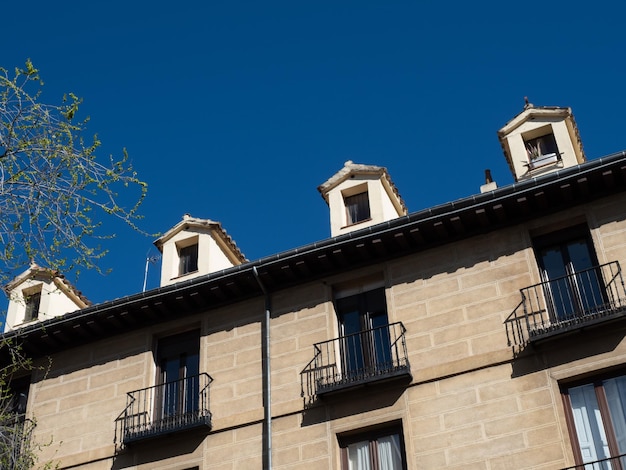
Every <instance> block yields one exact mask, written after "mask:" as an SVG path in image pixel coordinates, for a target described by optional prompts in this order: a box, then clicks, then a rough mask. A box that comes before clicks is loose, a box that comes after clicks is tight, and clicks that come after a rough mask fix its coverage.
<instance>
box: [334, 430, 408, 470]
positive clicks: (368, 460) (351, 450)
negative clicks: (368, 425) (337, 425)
mask: <svg viewBox="0 0 626 470" xmlns="http://www.w3.org/2000/svg"><path fill="white" fill-rule="evenodd" d="M339 445H340V447H341V468H342V470H404V469H406V462H405V457H404V441H403V438H402V431H401V429H400V428H399V427H397V428H393V429H389V428H387V429H384V430H378V431H371V432H368V433H362V434H358V435H352V436H349V437H340V438H339Z"/></svg>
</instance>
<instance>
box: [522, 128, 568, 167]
mask: <svg viewBox="0 0 626 470" xmlns="http://www.w3.org/2000/svg"><path fill="white" fill-rule="evenodd" d="M524 145H525V147H526V153H527V154H528V158H529V160H531V161H532V160H536V159H538V158H540V157H543V156H547V155H552V154H555V155H558V154H559V149H558V147H557V146H556V140H555V139H554V135H553V134H547V135H542V136H541V137H535V138H534V139H529V140H524Z"/></svg>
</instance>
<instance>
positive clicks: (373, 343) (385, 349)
mask: <svg viewBox="0 0 626 470" xmlns="http://www.w3.org/2000/svg"><path fill="white" fill-rule="evenodd" d="M335 303H336V308H337V316H338V319H339V328H340V333H341V341H340V348H341V359H342V367H343V375H344V377H347V378H348V377H353V378H355V379H356V378H357V377H359V376H365V375H371V374H374V373H376V372H381V371H385V370H388V369H390V368H392V367H393V359H392V355H391V344H390V339H389V329H388V328H387V325H388V324H389V319H388V317H387V305H386V301H385V289H384V288H383V287H381V288H378V289H374V290H370V291H366V292H362V293H359V294H356V295H350V296H346V297H340V298H336V301H335Z"/></svg>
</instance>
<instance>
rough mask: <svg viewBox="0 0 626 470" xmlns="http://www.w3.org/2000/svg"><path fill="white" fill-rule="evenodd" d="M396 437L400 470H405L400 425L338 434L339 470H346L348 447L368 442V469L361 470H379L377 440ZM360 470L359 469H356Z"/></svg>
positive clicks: (381, 426) (347, 465)
mask: <svg viewBox="0 0 626 470" xmlns="http://www.w3.org/2000/svg"><path fill="white" fill-rule="evenodd" d="M393 435H397V436H398V437H399V446H400V455H401V458H402V464H401V470H407V458H406V448H405V442H404V434H403V432H402V423H401V422H398V423H392V424H383V425H379V426H375V427H372V428H368V429H363V430H356V431H350V432H349V433H344V434H338V435H337V442H338V444H339V451H340V461H341V469H342V470H348V469H349V468H350V467H349V461H348V447H349V446H350V445H352V444H355V443H357V442H363V441H368V442H369V449H370V464H369V468H368V469H363V470H379V468H380V463H379V462H378V452H377V449H378V440H379V439H380V438H383V437H389V436H393ZM358 470H361V469H358Z"/></svg>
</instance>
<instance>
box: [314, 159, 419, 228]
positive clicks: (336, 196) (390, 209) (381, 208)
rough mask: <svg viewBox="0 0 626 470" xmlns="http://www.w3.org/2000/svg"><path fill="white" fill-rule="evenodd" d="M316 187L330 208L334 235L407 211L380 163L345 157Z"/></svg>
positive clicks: (377, 222)
mask: <svg viewBox="0 0 626 470" xmlns="http://www.w3.org/2000/svg"><path fill="white" fill-rule="evenodd" d="M317 189H318V191H319V192H320V193H321V195H322V197H323V198H324V200H325V201H326V203H327V204H328V206H329V208H330V233H331V236H333V237H335V236H337V235H342V234H344V233H348V232H352V231H354V230H359V229H361V228H364V227H369V226H370V225H375V224H379V223H381V222H385V221H387V220H391V219H396V218H398V217H401V216H403V215H406V214H407V209H406V206H405V205H404V201H403V200H402V198H401V197H400V194H398V191H397V189H396V187H395V185H394V184H393V182H392V181H391V178H390V176H389V173H387V169H386V168H383V167H380V166H374V165H361V164H358V163H353V162H352V161H350V160H348V161H347V162H346V163H345V164H344V166H343V168H342V169H341V170H339V171H338V172H337V173H335V175H333V176H332V177H331V178H329V179H328V180H327V181H326V182H325V183H323V184H322V185H320V186H319V187H318V188H317Z"/></svg>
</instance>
